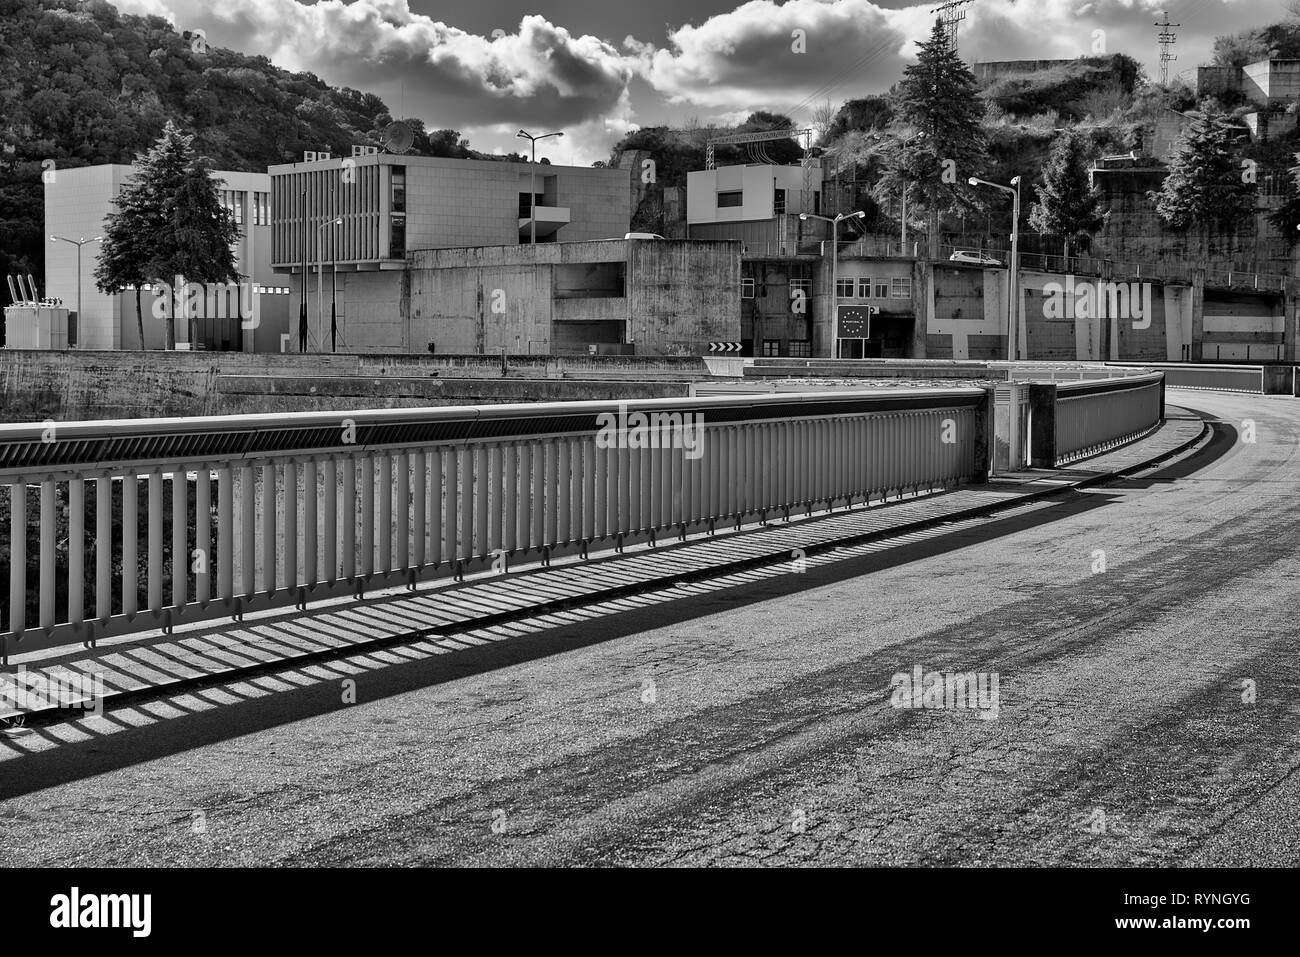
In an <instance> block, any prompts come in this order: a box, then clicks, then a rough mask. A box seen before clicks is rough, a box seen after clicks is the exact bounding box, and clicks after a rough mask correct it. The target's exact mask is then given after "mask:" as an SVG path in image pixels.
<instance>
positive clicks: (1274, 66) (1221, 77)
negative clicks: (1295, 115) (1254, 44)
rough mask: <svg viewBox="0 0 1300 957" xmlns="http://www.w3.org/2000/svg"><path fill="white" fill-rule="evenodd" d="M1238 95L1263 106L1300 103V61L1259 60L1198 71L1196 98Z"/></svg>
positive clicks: (1202, 68) (1203, 68)
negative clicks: (1242, 64) (1236, 65)
mask: <svg viewBox="0 0 1300 957" xmlns="http://www.w3.org/2000/svg"><path fill="white" fill-rule="evenodd" d="M1232 93H1239V94H1241V96H1243V97H1244V98H1245V99H1246V100H1247V101H1248V102H1251V103H1254V104H1255V105H1257V106H1261V107H1270V106H1274V105H1276V104H1279V103H1293V102H1295V101H1297V100H1300V60H1271V59H1264V60H1257V61H1255V62H1254V63H1247V64H1246V65H1245V66H1238V67H1234V66H1203V67H1200V68H1198V69H1197V71H1196V95H1197V96H1198V97H1203V96H1224V95H1225V94H1232Z"/></svg>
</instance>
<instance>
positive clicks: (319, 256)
mask: <svg viewBox="0 0 1300 957" xmlns="http://www.w3.org/2000/svg"><path fill="white" fill-rule="evenodd" d="M342 225H343V219H342V218H341V217H340V218H338V219H327V220H326V221H325V222H323V223H321V224H320V225H319V226H317V227H316V337H317V339H318V340H319V341H320V351H321V352H324V351H325V331H324V330H323V329H322V328H321V326H323V325H324V323H325V319H324V316H323V315H322V313H323V311H324V309H325V306H324V304H323V303H322V302H321V300H322V299H323V298H324V297H323V296H322V295H321V294H320V282H321V272H322V271H324V269H325V251H324V249H323V243H324V237H325V227H326V226H342ZM337 257H338V248H337V246H336V245H335V244H334V243H333V242H331V243H330V352H333V351H335V350H334V334H335V329H336V326H337V320H336V319H335V297H336V296H337V293H338V289H337V286H336V284H335V280H334V276H335V273H336V272H338V258H337Z"/></svg>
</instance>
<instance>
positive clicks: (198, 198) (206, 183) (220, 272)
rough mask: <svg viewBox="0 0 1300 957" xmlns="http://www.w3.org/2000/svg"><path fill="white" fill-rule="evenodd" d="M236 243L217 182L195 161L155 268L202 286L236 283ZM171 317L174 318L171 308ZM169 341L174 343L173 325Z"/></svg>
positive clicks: (178, 194)
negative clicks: (167, 240) (233, 248)
mask: <svg viewBox="0 0 1300 957" xmlns="http://www.w3.org/2000/svg"><path fill="white" fill-rule="evenodd" d="M238 241H239V227H238V226H237V225H236V224H235V219H234V215H233V214H232V213H231V211H230V210H228V209H226V208H224V207H223V206H222V205H221V202H220V200H219V198H218V196H217V180H214V179H213V178H212V176H211V173H210V171H209V170H208V168H207V167H206V166H205V165H204V164H203V163H202V162H201V161H197V160H196V161H195V162H193V163H191V164H190V166H189V167H188V168H187V169H186V170H185V176H184V178H183V179H182V180H181V184H180V188H179V189H177V191H176V199H175V204H174V206H173V207H172V214H171V234H170V241H169V242H165V243H163V244H161V248H160V249H159V254H158V256H157V258H156V259H155V267H154V268H155V269H165V270H167V272H166V274H167V275H178V276H184V277H186V278H187V279H189V280H192V281H194V282H198V283H201V284H204V285H206V284H207V283H210V282H216V283H232V282H238V281H239V278H240V277H239V273H238V271H236V269H235V255H234V253H233V252H232V250H231V247H232V246H233V245H234V244H235V243H236V242H238ZM184 301H185V300H184V299H182V302H184ZM172 315H173V316H174V315H175V310H174V309H173V310H172ZM186 316H187V318H188V319H189V321H190V326H189V333H190V336H189V340H190V342H191V343H193V342H194V341H195V332H196V329H195V326H194V316H192V315H190V314H189V311H188V310H186ZM241 318H242V317H241ZM172 339H173V344H174V340H175V328H174V326H173V330H172Z"/></svg>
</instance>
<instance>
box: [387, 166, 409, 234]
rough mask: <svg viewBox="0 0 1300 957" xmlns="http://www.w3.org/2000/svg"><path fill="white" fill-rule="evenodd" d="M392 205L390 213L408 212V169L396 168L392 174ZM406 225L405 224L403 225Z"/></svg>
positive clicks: (403, 167)
mask: <svg viewBox="0 0 1300 957" xmlns="http://www.w3.org/2000/svg"><path fill="white" fill-rule="evenodd" d="M392 189H393V193H392V203H391V208H390V212H394V213H404V212H406V167H405V166H394V167H393V172H392ZM403 225H405V223H403Z"/></svg>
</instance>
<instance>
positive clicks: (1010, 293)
mask: <svg viewBox="0 0 1300 957" xmlns="http://www.w3.org/2000/svg"><path fill="white" fill-rule="evenodd" d="M967 182H968V183H970V184H971V185H972V186H992V187H993V188H994V189H1000V190H1002V192H1004V193H1010V194H1011V200H1012V206H1011V265H1010V267H1009V269H1008V270H1007V286H1008V287H1009V288H1008V289H1007V298H1008V299H1009V300H1010V301H1009V302H1008V304H1007V360H1008V361H1009V362H1015V361H1016V356H1017V353H1018V352H1019V343H1017V342H1016V312H1017V311H1018V307H1019V305H1020V302H1019V298H1020V177H1019V176H1016V177H1014V178H1013V179H1012V180H1011V185H1010V186H1001V185H999V184H998V183H990V182H989V181H988V180H986V179H978V178H977V177H974V176H972V177H971V178H970V179H968V180H967Z"/></svg>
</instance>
